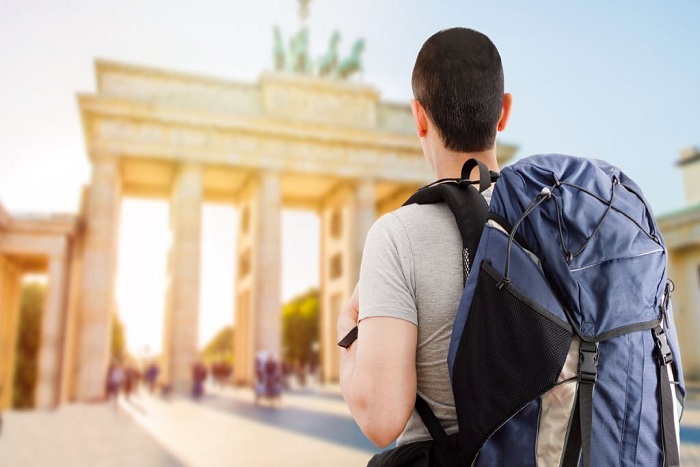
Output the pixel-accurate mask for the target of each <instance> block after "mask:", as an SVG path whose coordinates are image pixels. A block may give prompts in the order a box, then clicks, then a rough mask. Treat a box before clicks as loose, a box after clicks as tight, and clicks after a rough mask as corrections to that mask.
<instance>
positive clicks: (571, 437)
mask: <svg viewBox="0 0 700 467" xmlns="http://www.w3.org/2000/svg"><path fill="white" fill-rule="evenodd" d="M580 457H581V411H580V410H579V405H578V391H576V400H575V401H574V415H573V416H572V417H571V422H570V423H569V434H568V436H567V437H566V449H565V451H564V457H563V459H562V463H561V465H562V467H578V463H579V459H580Z"/></svg>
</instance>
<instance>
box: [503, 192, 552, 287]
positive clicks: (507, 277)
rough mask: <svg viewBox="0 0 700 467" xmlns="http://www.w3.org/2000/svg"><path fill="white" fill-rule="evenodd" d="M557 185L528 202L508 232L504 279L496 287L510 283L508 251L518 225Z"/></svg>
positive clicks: (549, 195) (547, 197) (550, 194)
mask: <svg viewBox="0 0 700 467" xmlns="http://www.w3.org/2000/svg"><path fill="white" fill-rule="evenodd" d="M556 186H557V185H554V186H553V187H552V188H548V187H544V188H542V191H540V193H539V194H538V195H537V196H535V197H534V198H533V199H532V201H530V204H529V205H528V206H527V208H525V211H524V212H523V214H522V215H521V216H520V218H519V219H518V220H517V222H516V223H515V224H514V225H513V228H512V229H511V231H510V234H509V235H508V249H507V254H506V267H505V271H504V277H503V279H501V281H500V282H499V283H498V287H499V288H500V287H503V285H504V284H506V283H508V282H510V251H511V248H512V246H513V239H514V238H515V232H516V231H517V230H518V227H519V226H520V224H521V223H522V222H523V220H525V218H526V217H527V216H529V215H530V214H531V213H532V211H534V210H535V209H537V206H539V205H540V204H542V203H543V202H544V201H545V200H547V199H549V198H550V197H552V190H553V189H554V188H555V187H556Z"/></svg>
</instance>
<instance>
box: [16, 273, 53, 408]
mask: <svg viewBox="0 0 700 467" xmlns="http://www.w3.org/2000/svg"><path fill="white" fill-rule="evenodd" d="M45 294H46V287H45V285H44V284H42V283H40V282H31V283H28V284H25V285H24V286H23V287H22V299H21V305H20V312H19V327H18V329H17V353H16V358H15V376H14V384H13V391H12V406H13V407H14V408H17V409H28V408H32V407H34V390H35V388H36V380H37V369H38V367H39V362H38V360H39V344H40V341H41V318H42V314H43V309H44V295H45Z"/></svg>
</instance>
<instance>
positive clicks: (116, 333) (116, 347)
mask: <svg viewBox="0 0 700 467" xmlns="http://www.w3.org/2000/svg"><path fill="white" fill-rule="evenodd" d="M111 355H112V359H118V360H123V359H124V357H125V356H126V335H125V331H124V323H122V320H121V319H119V315H118V314H115V315H114V317H113V318H112V344H111Z"/></svg>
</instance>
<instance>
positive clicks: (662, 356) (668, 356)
mask: <svg viewBox="0 0 700 467" xmlns="http://www.w3.org/2000/svg"><path fill="white" fill-rule="evenodd" d="M654 342H656V353H657V357H658V358H659V363H661V364H662V365H668V364H669V363H672V362H673V354H672V353H671V347H669V345H668V339H666V331H664V328H662V327H661V326H657V327H656V328H654Z"/></svg>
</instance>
